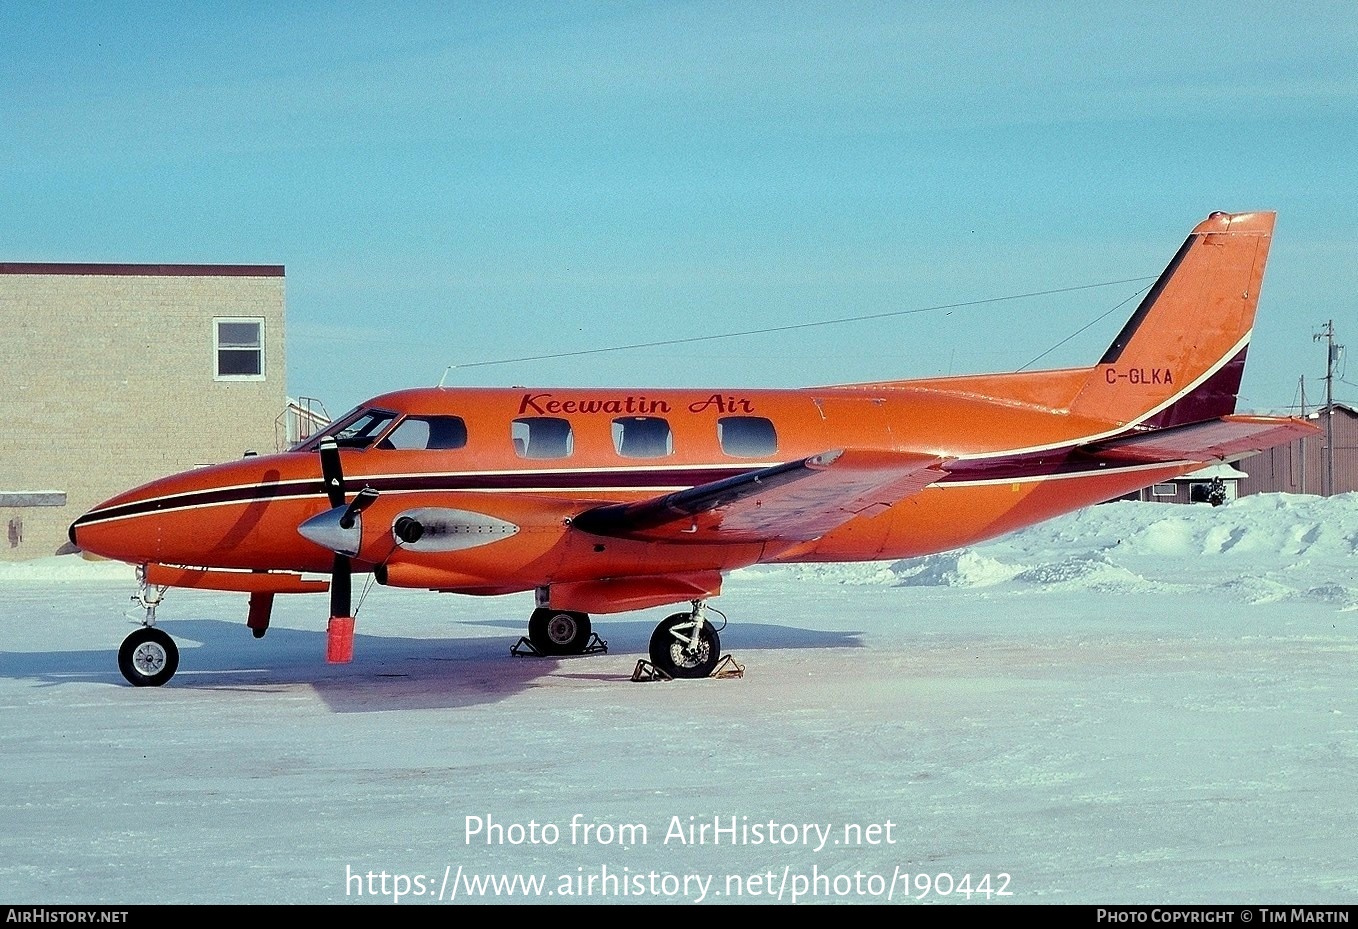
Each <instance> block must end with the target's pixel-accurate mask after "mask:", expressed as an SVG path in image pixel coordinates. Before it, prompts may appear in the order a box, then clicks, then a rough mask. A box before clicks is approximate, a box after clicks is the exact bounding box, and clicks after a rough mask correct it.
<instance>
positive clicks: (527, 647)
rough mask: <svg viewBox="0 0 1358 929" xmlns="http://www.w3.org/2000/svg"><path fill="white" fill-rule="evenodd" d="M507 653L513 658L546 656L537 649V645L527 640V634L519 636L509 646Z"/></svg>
mask: <svg viewBox="0 0 1358 929" xmlns="http://www.w3.org/2000/svg"><path fill="white" fill-rule="evenodd" d="M509 654H511V655H513V656H514V657H515V658H546V657H547V656H546V655H544V654H542V652H540V651H538V647H537V646H536V645H534V644H533V643H532V642H530V641H528V636H526V635H525V636H520V637H519V641H517V642H515V643H514V644H513V645H511V646H509Z"/></svg>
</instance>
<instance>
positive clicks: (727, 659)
mask: <svg viewBox="0 0 1358 929" xmlns="http://www.w3.org/2000/svg"><path fill="white" fill-rule="evenodd" d="M744 676H745V666H744V665H743V664H737V663H736V659H735V658H734V657H732V656H731V655H730V654H727V655H724V656H722V659H721V661H718V662H717V666H716V667H715V668H713V669H712V673H711V674H709V675H708V677H715V678H728V677H744Z"/></svg>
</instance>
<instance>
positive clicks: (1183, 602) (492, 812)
mask: <svg viewBox="0 0 1358 929" xmlns="http://www.w3.org/2000/svg"><path fill="white" fill-rule="evenodd" d="M1355 568H1358V497H1355V496H1346V497H1338V498H1334V499H1332V500H1328V501H1324V500H1320V499H1317V498H1308V497H1286V496H1256V497H1249V498H1245V499H1243V500H1240V501H1237V502H1235V503H1232V504H1230V505H1228V506H1225V507H1221V508H1218V509H1212V508H1209V507H1172V506H1165V505H1153V504H1135V503H1117V504H1110V505H1105V506H1102V507H1096V508H1093V509H1090V510H1085V511H1082V512H1080V513H1077V514H1074V515H1072V516H1070V517H1067V518H1064V519H1061V520H1057V521H1055V522H1052V523H1048V524H1046V525H1043V526H1038V527H1035V528H1033V529H1030V530H1028V531H1026V532H1023V533H1020V534H1017V535H1015V536H1011V537H1009V538H1006V539H1003V540H999V541H997V542H994V543H991V544H988V545H984V546H978V547H976V548H973V549H967V550H964V551H961V552H953V553H948V554H944V555H937V556H931V557H929V558H924V559H915V560H912V561H908V562H901V563H897V564H870V565H833V566H818V567H790V568H757V569H751V570H747V571H743V572H739V573H737V574H736V575H734V576H732V577H731V578H730V579H729V580H728V582H727V587H726V591H727V592H726V594H725V595H724V596H723V597H721V598H720V600H719V601H717V602H716V605H717V606H719V607H720V608H721V609H722V610H723V611H725V612H726V613H727V614H728V615H729V616H730V617H731V624H730V626H729V627H728V628H727V629H725V630H724V631H723V633H722V643H723V646H724V649H725V650H726V651H729V652H732V653H733V654H734V655H735V656H736V658H737V659H738V660H739V661H740V662H742V663H743V664H745V665H746V666H747V672H746V675H745V677H744V678H743V679H739V680H711V681H699V682H674V683H665V684H661V683H647V684H639V683H632V682H630V681H629V680H628V678H629V675H630V673H631V671H632V667H633V665H634V664H635V662H636V660H637V658H639V657H641V656H642V655H644V653H645V648H646V643H647V640H648V638H649V636H650V633H651V629H652V627H653V625H654V624H655V622H657V621H658V620H659V619H660V618H662V617H663V616H664V615H665V613H666V612H667V611H665V610H653V611H649V612H647V613H644V614H624V615H622V616H619V617H600V618H599V619H598V621H597V624H596V628H597V629H598V631H599V632H601V633H602V635H603V636H604V637H605V638H606V639H607V640H608V643H609V649H610V650H609V653H608V654H607V655H600V656H594V657H588V658H576V659H569V660H561V661H556V660H541V659H537V660H535V659H516V658H511V657H510V656H509V653H508V652H509V646H510V644H511V643H512V642H514V641H515V639H516V638H517V637H518V636H519V635H520V634H522V631H523V627H524V623H525V619H526V616H527V614H528V612H529V610H530V608H531V602H530V598H526V597H509V598H501V599H495V600H475V599H470V598H460V597H452V596H439V595H435V594H425V593H415V592H407V591H393V590H388V589H385V588H376V589H374V590H372V591H371V593H370V594H369V596H368V597H367V599H366V601H365V602H364V603H363V606H362V608H361V610H360V612H359V619H358V631H359V635H358V637H357V641H356V648H355V651H356V658H355V661H354V663H353V664H351V665H348V666H327V665H326V664H325V663H324V652H325V641H324V626H325V613H326V605H325V600H324V598H323V597H294V598H286V597H284V598H280V599H279V606H278V608H277V609H276V611H275V619H274V628H273V629H272V630H271V631H270V633H269V635H268V636H267V637H266V638H265V639H263V640H262V641H256V640H254V639H252V638H251V637H250V635H249V633H248V631H247V630H246V629H245V627H244V625H243V620H244V598H243V597H242V596H240V595H216V594H210V593H197V592H190V591H172V592H171V594H170V596H169V598H168V599H167V601H166V604H165V606H163V607H162V608H161V611H160V620H161V625H162V627H163V628H164V629H165V630H166V631H167V632H169V633H170V634H172V635H174V636H175V638H176V640H177V641H178V642H179V643H180V647H181V649H182V660H181V665H180V671H179V674H178V675H177V676H176V677H175V678H174V680H173V681H171V683H170V684H169V685H168V686H166V687H164V688H161V689H134V688H132V687H129V686H126V685H125V684H124V683H123V681H122V678H121V677H120V675H119V674H118V671H117V668H116V662H115V651H116V648H117V645H118V643H119V641H120V640H121V639H122V637H123V636H124V635H126V634H127V632H128V631H130V630H131V628H132V626H131V625H130V624H129V620H130V619H134V618H135V617H136V615H137V611H136V610H135V609H134V608H133V606H132V604H131V603H130V602H129V601H128V597H129V596H130V594H131V593H132V589H133V585H132V582H131V574H130V571H129V570H128V569H126V568H123V567H121V566H117V565H110V564H87V563H84V562H80V561H78V560H75V559H50V560H47V561H43V562H36V563H29V564H25V565H0V594H3V597H4V608H3V614H4V619H5V622H4V627H3V628H4V633H3V640H0V641H2V642H3V652H0V706H2V707H3V714H4V715H3V719H4V726H3V730H0V751H3V759H4V763H3V765H0V785H2V787H3V789H0V896H2V897H4V898H6V899H9V900H12V901H23V902H44V903H56V902H62V903H74V902H88V903H100V902H105V903H112V902H121V903H147V902H198V901H203V902H217V901H221V902H248V901H275V902H293V901H299V902H346V901H347V902H384V901H391V900H392V899H393V898H395V897H396V896H397V895H398V893H400V894H401V896H400V899H401V902H426V901H429V900H435V899H439V898H440V897H442V899H444V900H445V901H447V900H449V899H450V898H451V897H452V894H451V893H450V888H451V890H452V891H453V892H455V893H456V899H457V900H458V901H475V902H485V901H488V900H495V899H502V900H508V899H514V900H521V899H524V897H525V896H529V897H532V898H534V899H537V898H539V897H536V896H534V895H535V894H540V895H541V898H546V899H550V900H552V901H555V902H563V901H566V900H579V899H585V900H592V901H595V902H599V901H638V900H644V901H652V900H674V901H696V900H700V899H701V900H702V901H703V902H706V903H714V902H717V903H719V902H730V901H732V900H743V901H756V902H765V901H768V900H776V899H781V900H783V901H785V902H787V901H791V900H792V899H793V898H794V894H795V896H796V899H797V900H798V901H805V902H811V901H816V902H824V901H866V900H870V899H875V898H878V897H880V898H886V897H888V896H890V899H892V900H893V901H894V902H902V901H903V900H905V899H911V900H915V899H920V898H921V897H922V898H923V899H925V900H927V901H930V902H939V901H949V902H950V901H963V900H966V899H968V895H967V894H966V893H964V892H963V891H964V888H965V889H968V890H970V891H971V893H970V896H969V899H970V900H971V901H972V902H979V901H985V900H986V899H989V900H990V901H991V902H998V901H1004V902H1057V903H1065V902H1069V903H1077V902H1079V903H1095V902H1109V903H1161V902H1166V903H1167V902H1220V903H1260V902H1274V903H1277V902H1289V903H1290V902H1308V903H1323V902H1349V903H1351V902H1353V901H1354V900H1355V898H1358V864H1356V863H1358V804H1356V803H1355V802H1354V784H1355V778H1354V772H1355V768H1356V767H1358V700H1355V696H1354V684H1355V674H1354V672H1355V658H1356V657H1358V574H1356V573H1355ZM690 817H692V819H690ZM573 822H574V824H575V825H574V828H573V826H572V823H573ZM532 824H536V828H535V827H534V826H533V825H532ZM770 824H772V825H770ZM714 825H715V826H720V827H721V828H720V829H719V830H714V828H713V827H714ZM516 826H517V827H518V828H515V827H516ZM690 826H692V827H694V828H693V831H692V832H690V831H689V827H690ZM702 826H706V827H707V829H706V832H705V834H704V832H703V831H702V830H701V829H700V828H699V827H702ZM732 826H734V829H731V828H730V827H732ZM497 827H498V829H497ZM586 827H588V830H587V828H586ZM639 827H644V828H639ZM874 827H875V828H874ZM478 828H479V831H477V830H478ZM520 833H522V835H521V834H520ZM690 838H691V839H692V840H693V841H689V840H690ZM704 839H705V841H700V840H704ZM756 839H759V840H760V841H758V842H756V841H755V840H756ZM553 840H554V841H553ZM714 840H715V841H714ZM383 874H385V875H386V876H385V878H384V877H383V876H382V875H383ZM370 875H371V876H370ZM903 875H904V876H903ZM487 876H492V877H495V878H496V879H497V880H499V879H500V877H501V876H503V878H504V879H511V880H515V881H516V883H514V884H512V885H510V886H505V885H503V884H502V885H500V887H499V893H498V895H497V893H496V891H495V890H494V889H491V888H490V887H489V886H488V885H485V884H478V883H477V882H479V881H482V880H484V879H485V878H486V877H487ZM967 876H969V877H967ZM987 876H988V877H987ZM536 881H541V882H542V883H541V885H540V888H539V885H537V884H536V883H535V882H536ZM983 881H984V883H983ZM511 890H512V896H510V893H509V892H510V891H511ZM944 890H949V891H951V893H948V894H943V893H942V892H943V891H944ZM1001 890H1003V891H1005V892H1007V894H1009V895H1007V896H998V895H997V891H1001ZM926 891H927V892H926ZM978 891H980V892H978ZM402 892H403V893H402Z"/></svg>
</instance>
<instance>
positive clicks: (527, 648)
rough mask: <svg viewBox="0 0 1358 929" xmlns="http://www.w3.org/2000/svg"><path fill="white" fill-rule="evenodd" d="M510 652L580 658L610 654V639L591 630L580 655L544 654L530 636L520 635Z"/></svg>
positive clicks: (524, 654) (531, 655)
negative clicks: (603, 637)
mask: <svg viewBox="0 0 1358 929" xmlns="http://www.w3.org/2000/svg"><path fill="white" fill-rule="evenodd" d="M509 654H511V655H513V656H514V657H515V658H578V657H580V655H599V654H608V641H607V640H606V639H601V638H599V633H597V632H591V633H590V634H589V642H588V643H586V645H585V647H584V648H583V649H581V650H580V653H579V655H544V654H543V653H542V652H541V651H540V650H539V649H538V647H537V646H536V645H534V644H533V642H532V640H531V639H529V638H528V636H526V635H525V636H520V637H519V641H517V642H515V643H514V644H513V645H511V646H509Z"/></svg>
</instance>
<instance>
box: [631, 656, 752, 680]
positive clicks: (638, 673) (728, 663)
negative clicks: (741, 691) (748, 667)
mask: <svg viewBox="0 0 1358 929" xmlns="http://www.w3.org/2000/svg"><path fill="white" fill-rule="evenodd" d="M744 676H745V666H744V665H743V664H739V663H737V662H736V659H735V658H734V657H733V656H731V655H725V656H723V657H722V659H721V661H718V662H717V666H716V667H715V668H713V669H712V673H711V674H709V675H708V677H709V678H712V679H714V680H725V679H726V678H731V677H744ZM632 680H633V681H637V682H644V681H672V680H674V678H673V677H671V676H670V675H669V674H667V673H666V672H665V671H663V670H662V669H660V668H657V667H656V666H655V665H654V664H652V663H651V662H649V661H647V660H646V659H645V658H638V659H637V666H636V667H635V668H633V669H632Z"/></svg>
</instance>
